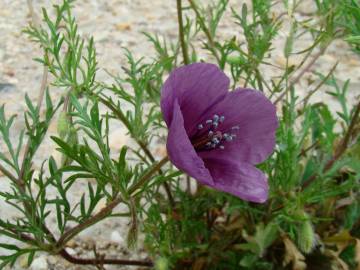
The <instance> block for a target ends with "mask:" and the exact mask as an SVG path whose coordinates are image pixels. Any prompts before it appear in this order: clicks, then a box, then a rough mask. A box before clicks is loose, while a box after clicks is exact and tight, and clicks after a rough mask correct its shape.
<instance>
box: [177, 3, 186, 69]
mask: <svg viewBox="0 0 360 270" xmlns="http://www.w3.org/2000/svg"><path fill="white" fill-rule="evenodd" d="M176 8H177V16H178V26H179V40H180V45H181V50H182V54H183V58H184V64H185V65H188V64H189V54H188V50H187V44H186V42H185V33H184V23H183V17H182V3H181V0H176Z"/></svg>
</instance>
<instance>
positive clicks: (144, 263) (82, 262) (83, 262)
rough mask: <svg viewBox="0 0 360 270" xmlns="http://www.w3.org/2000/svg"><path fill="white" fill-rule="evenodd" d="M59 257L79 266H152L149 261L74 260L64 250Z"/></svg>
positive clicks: (74, 258)
mask: <svg viewBox="0 0 360 270" xmlns="http://www.w3.org/2000/svg"><path fill="white" fill-rule="evenodd" d="M60 255H61V256H62V257H63V258H64V259H65V260H67V261H69V262H71V263H74V264H80V265H86V264H92V265H103V264H115V265H137V266H147V267H152V266H153V265H154V264H153V262H151V261H138V260H121V259H106V258H92V259H84V258H76V257H73V256H71V255H70V254H69V253H68V252H67V251H66V250H65V249H63V250H61V252H60Z"/></svg>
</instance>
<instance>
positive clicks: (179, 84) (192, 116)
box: [161, 63, 278, 202]
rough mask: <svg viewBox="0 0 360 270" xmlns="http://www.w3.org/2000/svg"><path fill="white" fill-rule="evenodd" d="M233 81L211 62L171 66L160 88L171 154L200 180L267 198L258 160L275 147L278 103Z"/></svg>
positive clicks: (250, 196) (247, 197) (248, 197)
mask: <svg viewBox="0 0 360 270" xmlns="http://www.w3.org/2000/svg"><path fill="white" fill-rule="evenodd" d="M229 84H230V80H229V78H228V77H227V76H226V75H225V74H224V73H223V72H222V71H221V70H220V69H219V68H218V67H217V66H215V65H213V64H208V63H194V64H190V65H187V66H182V67H179V68H177V69H175V70H173V71H172V72H171V74H170V76H169V78H168V79H167V80H166V81H165V83H164V86H163V88H162V91H161V111H162V113H163V117H164V120H165V122H166V125H167V126H168V128H169V133H168V138H167V145H166V147H167V152H168V155H169V159H170V160H171V162H172V163H173V164H174V165H175V166H176V167H177V168H178V169H180V170H182V171H184V172H185V173H187V174H188V175H189V176H191V177H193V178H195V179H196V180H197V181H199V182H200V183H201V184H204V185H207V186H210V187H212V188H214V189H217V190H220V191H224V192H227V193H230V194H232V195H235V196H237V197H239V198H241V199H243V200H247V201H252V202H265V201H266V199H267V197H268V190H269V187H268V182H267V178H266V176H265V175H264V174H263V172H262V171H260V170H259V169H257V168H256V167H255V166H254V165H255V164H258V163H260V162H262V161H264V160H265V159H266V158H267V157H268V156H269V155H270V154H271V153H272V151H273V149H274V146H275V131H276V128H277V126H278V121H277V117H276V109H275V106H274V105H273V104H272V103H271V102H270V101H269V100H268V99H267V98H266V97H265V96H264V95H263V94H262V93H261V92H260V91H256V90H252V89H243V88H238V89H236V90H234V91H229V90H228V89H229Z"/></svg>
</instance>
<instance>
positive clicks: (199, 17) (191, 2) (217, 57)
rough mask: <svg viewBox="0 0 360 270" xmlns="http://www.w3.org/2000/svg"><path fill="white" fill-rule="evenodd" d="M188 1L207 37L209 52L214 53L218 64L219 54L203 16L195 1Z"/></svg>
mask: <svg viewBox="0 0 360 270" xmlns="http://www.w3.org/2000/svg"><path fill="white" fill-rule="evenodd" d="M188 1H189V4H190V7H191V8H192V10H194V12H195V14H196V17H197V19H198V20H199V24H200V28H201V29H202V30H203V32H204V34H205V36H206V37H207V39H208V41H209V45H210V48H211V52H212V53H213V54H214V56H215V58H216V60H217V62H218V63H219V64H220V62H221V61H220V57H219V55H218V54H217V51H216V47H215V42H214V39H213V37H212V35H211V33H210V31H209V29H208V28H207V27H206V24H205V21H204V18H203V17H202V16H201V14H200V12H199V9H198V7H197V6H196V4H195V2H194V1H193V0H188Z"/></svg>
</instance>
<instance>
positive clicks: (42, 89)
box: [18, 66, 48, 190]
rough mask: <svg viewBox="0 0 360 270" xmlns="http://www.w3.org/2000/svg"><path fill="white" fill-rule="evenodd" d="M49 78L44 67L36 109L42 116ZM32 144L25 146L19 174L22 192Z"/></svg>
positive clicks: (29, 142)
mask: <svg viewBox="0 0 360 270" xmlns="http://www.w3.org/2000/svg"><path fill="white" fill-rule="evenodd" d="M47 78H48V67H47V66H44V68H43V75H42V81H41V86H40V91H39V96H38V99H37V106H36V109H37V111H38V113H39V114H40V109H41V105H42V101H43V99H44V95H45V90H46V85H47ZM30 144H31V139H30V138H29V139H28V141H27V143H26V145H25V150H24V155H23V160H22V165H21V169H20V173H19V179H18V183H19V187H20V189H21V190H24V185H25V183H24V180H23V178H24V174H25V169H26V168H25V167H26V158H27V156H28V154H29V151H30Z"/></svg>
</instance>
